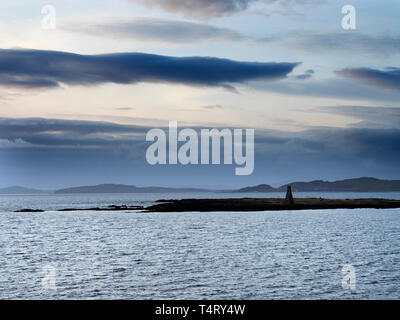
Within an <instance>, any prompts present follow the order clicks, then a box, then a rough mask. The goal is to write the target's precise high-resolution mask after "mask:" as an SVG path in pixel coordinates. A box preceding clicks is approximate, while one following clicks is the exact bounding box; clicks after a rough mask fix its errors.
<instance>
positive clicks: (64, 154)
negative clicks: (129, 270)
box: [0, 118, 400, 187]
mask: <svg viewBox="0 0 400 320" xmlns="http://www.w3.org/2000/svg"><path fill="white" fill-rule="evenodd" d="M149 129H151V128H150V127H144V126H135V125H119V124H115V123H107V122H93V121H74V120H56V119H5V118H3V119H0V163H1V165H2V168H3V170H2V184H3V185H4V186H6V185H13V184H16V183H18V184H27V185H30V186H36V187H37V186H38V184H39V183H42V184H43V185H44V183H45V184H46V185H48V186H52V185H54V183H55V182H57V184H58V185H59V186H64V187H65V186H66V185H77V184H92V183H104V182H112V183H128V184H138V185H151V184H153V185H159V184H163V185H188V184H191V185H192V186H193V185H202V184H203V185H207V184H209V183H210V181H221V183H222V184H224V183H225V186H228V185H230V186H231V187H232V185H236V186H238V187H243V186H244V185H251V184H256V183H270V182H271V181H281V182H282V181H286V180H287V181H293V180H296V179H299V180H311V179H321V178H323V179H330V180H335V179H338V178H348V177H357V176H377V177H385V178H390V179H393V178H400V176H399V173H398V159H399V157H400V129H398V128H392V129H383V128H314V129H309V130H305V131H301V132H279V131H272V130H256V135H255V173H254V174H253V175H252V176H249V177H247V178H246V179H247V180H245V181H246V182H244V181H243V180H240V179H239V178H238V177H237V176H235V175H234V173H233V172H232V170H231V168H226V166H149V165H148V164H147V162H146V159H145V153H146V148H147V147H148V146H149V142H146V141H145V134H146V132H147V131H148V130H149ZM163 129H165V130H166V131H167V130H168V129H167V128H165V127H164V128H163ZM194 129H200V128H194ZM188 181H189V182H188ZM227 181H228V182H227Z"/></svg>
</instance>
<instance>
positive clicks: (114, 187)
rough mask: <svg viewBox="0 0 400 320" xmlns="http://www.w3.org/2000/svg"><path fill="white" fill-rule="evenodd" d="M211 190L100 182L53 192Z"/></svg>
mask: <svg viewBox="0 0 400 320" xmlns="http://www.w3.org/2000/svg"><path fill="white" fill-rule="evenodd" d="M210 191H213V190H206V189H196V188H164V187H137V186H130V185H124V184H100V185H96V186H82V187H73V188H66V189H60V190H57V191H56V192H55V193H58V194H65V193H163V192H165V193H168V192H210Z"/></svg>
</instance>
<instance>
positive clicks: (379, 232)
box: [0, 209, 400, 299]
mask: <svg viewBox="0 0 400 320" xmlns="http://www.w3.org/2000/svg"><path fill="white" fill-rule="evenodd" d="M0 250H1V255H0V298H2V299H7V298H15V299H25V298H28V299H52V298H56V299H399V298H400V289H399V288H400V271H399V270H400V269H399V262H400V210H398V209H393V210H375V209H362V210H361V209H360V210H331V211H298V212H287V211H282V212H236V213H233V212H219V213H196V212H188V213H150V214H149V213H139V212H87V211H82V212H54V211H52V212H51V211H50V212H45V213H12V212H2V213H0ZM345 264H352V265H353V266H354V267H355V270H356V291H355V292H350V291H348V290H344V289H343V288H342V284H341V281H342V274H341V269H342V266H343V265H345ZM46 265H52V266H55V267H56V285H57V290H56V291H52V290H49V289H43V288H42V279H43V273H42V272H43V267H44V266H46Z"/></svg>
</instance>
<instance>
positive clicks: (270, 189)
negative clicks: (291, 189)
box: [236, 184, 277, 192]
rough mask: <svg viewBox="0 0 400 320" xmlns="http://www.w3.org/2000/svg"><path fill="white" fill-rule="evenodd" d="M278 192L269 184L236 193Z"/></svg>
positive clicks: (247, 188)
mask: <svg viewBox="0 0 400 320" xmlns="http://www.w3.org/2000/svg"><path fill="white" fill-rule="evenodd" d="M274 191H277V190H276V189H275V188H273V187H271V186H270V185H268V184H260V185H258V186H254V187H246V188H242V189H239V190H237V191H236V192H274Z"/></svg>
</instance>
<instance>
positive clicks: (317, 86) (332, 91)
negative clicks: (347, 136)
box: [251, 78, 400, 102]
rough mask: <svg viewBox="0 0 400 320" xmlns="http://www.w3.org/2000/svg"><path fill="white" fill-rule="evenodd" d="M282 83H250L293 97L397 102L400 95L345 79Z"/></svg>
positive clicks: (253, 85)
mask: <svg viewBox="0 0 400 320" xmlns="http://www.w3.org/2000/svg"><path fill="white" fill-rule="evenodd" d="M294 81H295V80H293V81H284V82H280V83H272V82H271V83H252V84H251V86H252V87H254V88H257V89H260V90H266V91H271V92H279V93H283V94H290V95H295V96H311V97H333V98H341V99H349V100H368V101H379V102H380V101H391V102H392V101H395V102H397V101H399V99H400V94H399V93H398V92H396V91H394V90H393V91H385V90H381V87H376V88H374V87H370V88H366V87H365V86H364V85H363V84H362V83H360V84H359V83H357V82H354V81H351V80H350V79H346V78H342V79H340V78H328V79H320V80H316V79H312V78H311V79H310V80H309V81H296V82H294Z"/></svg>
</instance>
